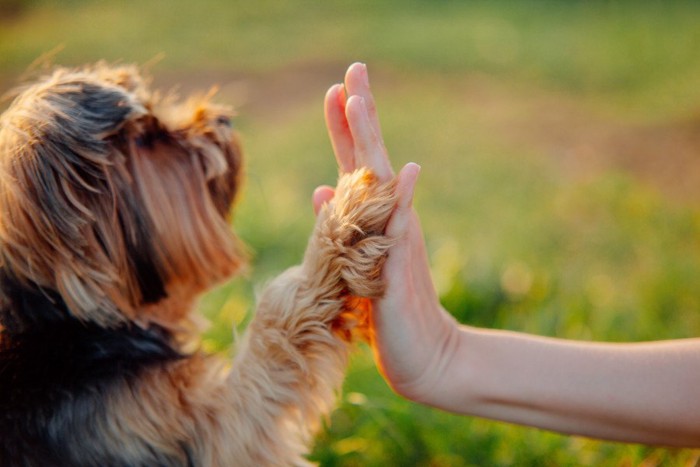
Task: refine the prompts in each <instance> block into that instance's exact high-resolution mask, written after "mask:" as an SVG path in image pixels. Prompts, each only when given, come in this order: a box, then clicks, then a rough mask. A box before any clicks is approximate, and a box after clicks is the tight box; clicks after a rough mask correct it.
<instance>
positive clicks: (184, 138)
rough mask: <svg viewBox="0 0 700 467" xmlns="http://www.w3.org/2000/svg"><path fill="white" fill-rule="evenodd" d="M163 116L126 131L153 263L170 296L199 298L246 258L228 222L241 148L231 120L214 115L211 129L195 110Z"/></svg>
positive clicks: (184, 107) (185, 107)
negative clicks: (176, 292) (184, 292)
mask: <svg viewBox="0 0 700 467" xmlns="http://www.w3.org/2000/svg"><path fill="white" fill-rule="evenodd" d="M159 110H160V112H158V118H155V117H149V118H146V119H143V120H142V121H141V122H140V124H138V125H134V126H133V128H131V129H130V130H129V131H126V132H125V135H126V138H127V140H128V141H129V143H128V144H129V149H128V159H129V167H130V172H131V173H132V176H133V183H134V193H135V195H136V196H138V200H139V209H138V210H137V211H136V212H138V213H140V214H139V215H140V216H141V217H142V218H143V219H142V221H143V222H148V223H149V225H151V227H152V230H151V236H152V238H154V239H157V240H156V241H155V242H154V243H153V245H152V246H153V253H154V255H155V256H154V264H155V265H156V267H157V269H158V270H159V271H161V273H162V275H163V277H164V282H165V283H166V285H172V287H170V290H168V291H167V292H168V294H170V293H171V292H172V290H173V289H175V288H177V289H179V290H180V291H182V290H192V291H193V292H194V293H199V292H201V291H202V290H203V289H204V288H207V287H210V286H211V285H212V284H213V283H214V282H218V281H220V280H221V279H223V278H225V277H228V276H230V275H231V274H233V272H235V271H236V270H237V269H238V268H239V267H240V266H241V264H242V262H243V260H244V256H245V255H244V254H243V253H242V248H241V247H240V245H239V243H238V241H237V239H236V238H235V236H233V235H232V232H231V227H230V226H229V225H228V223H227V219H226V217H227V216H226V214H227V211H228V210H229V209H230V207H231V202H232V200H233V197H234V195H235V191H236V187H237V186H238V178H239V172H240V148H239V147H238V144H237V142H236V140H235V138H234V137H233V135H232V132H231V129H230V127H229V126H228V125H226V126H225V128H223V127H222V126H223V124H224V123H225V122H218V123H217V121H216V118H213V117H212V119H208V122H209V123H207V124H204V122H202V121H200V120H199V119H198V117H199V114H198V113H197V112H195V113H192V112H191V108H190V107H189V105H188V104H187V105H182V106H177V107H174V108H171V109H166V110H164V109H159ZM183 116H186V117H183ZM209 120H211V121H209ZM168 319H170V318H166V321H167V320H168Z"/></svg>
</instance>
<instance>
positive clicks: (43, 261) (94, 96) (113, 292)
mask: <svg viewBox="0 0 700 467" xmlns="http://www.w3.org/2000/svg"><path fill="white" fill-rule="evenodd" d="M20 91H21V93H20V95H19V97H17V98H16V99H15V101H14V102H13V103H12V104H11V105H10V107H9V109H8V110H7V111H6V112H5V114H4V115H3V116H2V119H1V120H0V180H2V190H0V245H1V247H0V248H1V249H0V253H1V255H2V262H3V265H4V267H5V269H7V270H9V271H11V273H12V274H13V275H14V276H16V277H17V279H18V280H20V281H23V282H29V283H31V284H30V285H32V286H33V287H40V288H46V289H50V290H55V291H57V292H58V293H59V294H60V296H61V297H62V298H63V300H65V302H66V304H67V306H68V307H69V309H70V310H71V312H72V313H73V314H74V315H76V316H77V317H78V318H80V319H87V320H93V321H97V322H98V323H100V324H103V325H113V324H116V323H118V322H120V321H123V320H124V319H125V318H126V317H125V316H124V315H123V312H127V313H128V311H129V310H130V309H131V308H132V305H131V304H130V302H132V301H133V300H132V299H133V297H129V293H128V292H127V290H128V284H125V283H124V281H125V279H124V277H123V275H121V274H120V273H121V270H122V269H123V268H124V267H125V265H124V264H120V263H123V262H124V261H126V260H125V259H124V258H118V257H117V255H115V254H110V250H112V251H117V250H120V251H124V245H123V243H124V241H123V239H118V238H115V236H114V235H112V234H111V233H109V232H107V231H106V230H107V228H106V227H105V228H101V227H100V224H102V223H104V222H109V223H111V226H110V229H111V230H112V231H113V230H114V229H115V226H118V225H119V222H120V219H119V218H118V215H117V204H118V201H119V200H118V193H119V191H120V189H122V188H123V187H120V186H119V185H123V184H127V183H128V172H127V171H126V170H125V167H124V157H123V155H120V154H118V153H116V152H115V151H114V150H113V147H112V144H111V142H110V138H111V137H112V136H113V135H116V134H118V133H119V131H120V129H121V128H122V127H123V126H124V125H125V124H126V123H127V122H129V121H130V120H134V119H137V118H139V117H140V116H141V115H143V114H144V113H145V112H146V111H145V109H144V108H143V106H142V105H141V104H139V103H138V102H137V101H136V100H135V99H134V96H133V94H132V93H130V92H129V91H127V90H126V89H125V88H123V87H121V86H119V85H118V84H114V85H111V84H109V83H104V82H100V81H97V80H95V79H93V76H92V74H91V73H90V72H86V71H77V72H76V71H70V70H58V71H56V72H55V73H54V74H53V75H52V76H51V77H49V78H47V79H45V80H44V81H42V82H41V83H39V84H36V85H34V86H30V87H27V88H24V89H22V90H20ZM115 242H116V243H119V245H115ZM125 292H127V293H125Z"/></svg>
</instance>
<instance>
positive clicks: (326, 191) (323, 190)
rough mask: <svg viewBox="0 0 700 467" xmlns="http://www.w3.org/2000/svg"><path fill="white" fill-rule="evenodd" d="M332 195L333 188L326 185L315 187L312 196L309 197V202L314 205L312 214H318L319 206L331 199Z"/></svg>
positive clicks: (333, 193)
mask: <svg viewBox="0 0 700 467" xmlns="http://www.w3.org/2000/svg"><path fill="white" fill-rule="evenodd" d="M333 196H335V191H334V190H333V188H331V187H329V186H327V185H322V186H319V187H317V188H316V189H315V190H314V194H313V196H312V197H311V203H312V204H313V207H314V214H315V215H317V216H318V213H319V211H320V210H321V207H322V206H323V205H324V204H326V203H329V202H330V201H331V200H332V199H333Z"/></svg>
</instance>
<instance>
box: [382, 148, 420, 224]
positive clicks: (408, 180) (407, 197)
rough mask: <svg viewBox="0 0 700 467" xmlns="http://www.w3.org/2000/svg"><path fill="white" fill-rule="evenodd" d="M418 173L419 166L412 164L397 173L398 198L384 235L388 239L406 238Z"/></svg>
mask: <svg viewBox="0 0 700 467" xmlns="http://www.w3.org/2000/svg"><path fill="white" fill-rule="evenodd" d="M419 173H420V166H419V165H418V164H415V163H413V162H410V163H408V164H406V165H405V166H404V167H403V169H401V171H400V172H399V175H398V182H397V185H396V196H397V198H398V199H397V202H396V208H394V212H393V214H392V215H391V219H390V220H389V224H388V225H387V227H386V234H387V236H389V237H393V238H401V237H405V236H406V233H407V231H408V226H409V223H410V221H411V213H412V209H411V208H412V206H413V195H414V192H415V187H416V181H417V180H418V174H419Z"/></svg>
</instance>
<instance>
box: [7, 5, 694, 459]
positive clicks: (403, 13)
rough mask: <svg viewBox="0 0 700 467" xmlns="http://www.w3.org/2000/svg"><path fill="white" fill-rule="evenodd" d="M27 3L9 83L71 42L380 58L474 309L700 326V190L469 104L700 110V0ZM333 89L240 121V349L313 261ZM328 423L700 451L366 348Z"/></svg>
mask: <svg viewBox="0 0 700 467" xmlns="http://www.w3.org/2000/svg"><path fill="white" fill-rule="evenodd" d="M348 3H349V2H348ZM29 4H30V8H29V9H28V10H26V11H25V13H24V14H23V15H21V16H17V17H14V19H12V20H9V19H5V20H4V21H3V22H0V81H2V80H3V78H4V79H6V80H7V79H9V78H10V77H14V76H17V75H18V74H20V73H21V72H22V71H23V70H24V69H25V68H26V67H27V66H28V65H29V64H30V63H31V62H32V61H33V60H34V59H35V58H36V57H37V56H39V55H40V54H41V53H44V52H47V51H49V50H51V49H53V48H54V47H56V46H57V45H59V44H63V45H64V50H63V51H62V52H60V53H59V54H58V56H57V58H56V59H55V61H56V62H59V63H82V62H85V61H92V60H96V59H99V58H106V59H108V60H111V61H113V60H124V61H137V62H146V61H148V60H150V59H152V58H153V57H155V56H157V55H159V54H160V53H164V54H165V58H164V59H163V61H162V63H160V64H159V65H157V66H156V67H155V70H154V73H155V74H156V75H158V73H159V72H164V73H168V74H169V75H170V76H171V78H172V79H176V80H177V79H182V80H183V81H185V82H187V83H189V84H190V85H191V84H192V83H193V82H196V81H197V77H198V76H200V75H202V76H204V75H206V74H207V72H211V71H215V72H217V73H222V74H224V75H226V73H232V74H234V75H235V74H236V73H242V74H258V75H260V76H269V75H270V74H274V73H282V74H284V72H285V70H287V69H289V68H290V67H302V66H304V65H305V64H306V65H309V66H315V67H321V68H324V67H326V68H327V67H330V68H334V67H335V68H337V69H338V70H339V73H340V72H341V70H342V67H343V66H344V65H345V64H348V63H350V62H351V61H353V60H357V59H360V60H365V61H367V62H369V64H370V73H372V74H373V76H377V77H378V79H377V81H376V85H375V91H376V94H377V97H378V100H379V106H380V111H381V116H382V120H383V127H384V132H385V136H386V141H387V145H388V147H389V148H390V150H391V153H392V157H393V158H394V160H395V165H396V166H399V165H400V164H402V163H405V162H408V161H416V162H418V163H420V164H421V165H422V167H423V171H422V173H421V179H420V182H419V188H418V193H417V199H416V204H417V208H418V210H419V212H420V214H421V217H422V220H423V224H424V229H425V233H426V237H427V241H428V246H429V251H430V256H431V261H432V265H433V272H434V277H435V281H436V285H437V288H438V290H439V292H440V295H441V298H442V300H443V303H444V304H445V306H446V307H447V308H448V309H450V310H451V311H452V312H453V313H454V314H455V316H457V317H458V319H459V320H460V321H463V322H466V323H470V324H474V325H480V326H489V327H496V328H504V329H513V330H519V331H525V332H532V333H536V334H541V335H550V336H559V337H567V338H574V339H596V340H606V341H639V340H646V339H665V338H676V337H688V336H697V335H699V334H700V294H699V293H698V290H700V240H699V239H700V210H699V209H698V206H697V203H694V204H691V203H686V204H680V203H676V202H674V201H671V200H670V199H669V198H667V197H665V196H664V195H663V194H661V193H659V192H658V191H655V190H654V189H652V188H650V187H649V186H647V185H644V184H642V183H641V182H640V181H639V180H638V179H636V178H633V177H632V176H631V175H630V174H628V173H625V172H621V171H617V172H616V171H607V172H604V173H600V174H596V175H595V176H591V177H577V176H576V174H572V173H569V172H567V170H566V169H562V166H561V164H559V163H558V159H557V157H552V155H551V154H545V153H543V152H542V150H541V147H540V146H537V145H527V144H517V143H515V142H514V141H513V140H511V139H509V138H508V135H504V134H502V133H499V132H498V131H497V130H494V126H492V125H491V124H490V123H489V118H490V116H488V115H486V116H485V115H482V114H480V112H479V110H478V109H480V108H483V107H477V106H472V105H471V102H470V100H469V99H471V98H474V96H477V97H479V96H480V95H481V94H480V93H479V89H480V88H479V84H478V83H483V82H487V83H491V84H492V86H493V87H490V88H489V90H490V92H491V91H493V89H495V90H496V91H495V92H497V93H498V92H500V91H503V92H505V93H507V94H508V95H511V94H512V95H527V96H544V97H545V98H547V99H559V98H562V99H565V100H566V101H567V102H573V105H574V106H575V108H576V109H577V111H580V112H581V113H593V114H595V115H605V116H614V117H609V118H614V119H616V120H615V121H618V120H620V121H625V122H635V121H647V122H649V121H651V122H657V123H665V122H672V121H674V120H676V119H683V118H685V117H686V116H688V115H693V114H696V113H697V112H698V109H700V87H698V86H697V81H698V80H697V76H698V75H700V54H697V53H696V52H697V50H698V49H700V28H697V24H698V22H699V21H698V20H700V5H699V4H697V3H695V2H626V1H618V2H602V1H593V2H575V1H572V2H557V1H548V2H546V1H534V0H532V1H523V2H517V3H516V2H505V1H496V2H469V3H466V2H457V1H447V0H441V1H434V2H420V1H417V0H414V1H407V2H399V1H398V0H396V1H393V0H392V1H383V2H372V1H369V0H366V1H359V2H352V4H349V5H346V3H345V2H341V1H340V0H330V1H327V2H312V1H302V2H275V1H270V0H264V1H260V2H255V3H254V2H241V1H238V2H234V1H223V0H222V1H218V2H217V1H215V0H200V1H198V2H193V1H185V0H174V1H171V2H159V1H156V0H141V1H140V2H118V1H116V0H108V1H102V2H97V1H96V2H87V1H78V0H72V1H70V2H61V3H59V2H51V1H48V0H44V1H42V0H33V1H32V2H29ZM226 76H228V75H226ZM282 76H283V75H282ZM337 79H340V75H339V76H338V78H337ZM475 83H476V84H475ZM211 84H213V83H211V82H202V87H204V88H206V87H208V86H209V85H211ZM328 84H331V83H328ZM324 86H325V85H324ZM324 86H321V87H319V89H318V90H317V92H316V93H315V94H316V96H317V98H316V99H315V100H314V99H311V100H309V101H308V102H301V103H300V102H296V101H295V102H294V104H293V105H294V108H293V109H292V111H289V109H286V110H287V112H285V113H284V117H283V118H281V117H279V115H277V114H276V113H275V111H268V112H267V113H265V114H264V115H265V116H267V117H269V118H257V119H256V118H253V117H251V116H247V115H245V113H244V114H243V115H241V117H240V118H239V119H238V121H237V126H238V128H239V129H240V130H241V132H242V133H243V136H244V139H245V145H246V148H247V154H248V162H247V171H248V177H247V178H248V180H247V184H246V188H245V193H244V195H243V197H242V199H241V201H240V203H239V206H238V210H237V212H236V218H235V222H234V223H235V225H236V230H237V231H238V233H239V235H240V236H241V237H242V238H243V239H244V240H245V241H246V242H247V243H248V244H249V245H250V249H251V253H252V258H253V260H252V265H251V271H250V274H249V276H248V277H247V278H238V279H235V280H233V281H232V282H231V283H230V284H227V285H225V286H223V287H221V288H219V289H217V290H216V291H214V292H212V293H211V294H209V295H208V296H207V297H206V298H205V299H204V300H203V303H202V307H203V309H204V310H205V311H206V313H207V315H208V316H210V317H211V319H212V321H213V324H214V325H213V327H212V329H211V330H210V331H209V333H208V334H207V337H206V341H205V345H206V346H207V347H208V348H210V349H220V350H223V349H226V348H228V346H229V345H230V344H231V342H232V340H233V338H232V335H231V331H230V330H231V329H232V328H237V329H238V330H239V331H242V330H243V329H244V328H245V324H246V323H247V321H248V320H249V319H250V316H251V310H252V309H253V308H254V297H255V290H256V288H258V287H260V286H261V284H263V283H264V281H265V280H266V279H269V278H270V277H271V276H272V275H274V274H276V273H278V272H280V271H281V270H283V269H284V268H286V267H288V266H289V265H292V264H294V263H296V262H298V261H299V259H300V257H301V254H302V251H303V248H304V247H305V242H306V237H307V235H308V233H309V231H310V229H311V226H312V224H313V215H312V213H311V208H310V203H309V197H310V193H311V191H312V190H313V188H314V187H315V186H316V185H318V184H321V183H332V182H333V181H334V177H335V166H334V162H333V160H332V156H331V153H330V148H329V145H328V143H327V141H326V135H325V130H324V128H323V118H322V113H321V105H320V104H321V99H322V95H323V93H324V91H325V87H324ZM475 86H476V91H475ZM489 96H492V94H489V93H486V94H485V97H484V98H489ZM230 97H232V95H228V94H227V93H226V91H225V90H224V92H222V96H221V98H222V99H223V100H226V99H227V98H230ZM505 102H506V103H507V100H506V101H505ZM280 105H283V104H280ZM506 107H508V106H507V104H506ZM513 108H514V109H515V107H513ZM244 109H245V108H244ZM508 109H509V108H508ZM519 111H522V109H520V110H519ZM260 115H263V114H260ZM533 118H536V115H533ZM662 156H664V155H662ZM331 422H332V423H331V424H330V425H329V426H328V428H327V429H326V430H325V431H324V432H323V433H322V434H321V435H320V436H319V438H318V442H317V444H316V447H315V450H314V453H313V456H312V457H313V459H315V460H317V461H320V462H321V464H322V465H327V466H380V465H381V466H383V465H401V466H403V465H417V466H463V465H464V466H466V465H479V466H480V465H496V466H498V465H504V466H506V465H525V466H528V465H532V466H541V465H545V466H546V465H552V466H574V465H577V466H578V465H591V466H593V465H596V466H598V465H602V466H618V465H638V464H641V463H644V462H646V463H648V465H694V462H695V460H696V458H697V456H698V453H697V452H696V451H692V450H671V449H656V448H651V447H641V446H634V445H622V444H615V443H604V442H597V441H592V440H586V439H582V438H576V437H565V436H560V435H555V434H551V433H546V432H542V431H539V430H534V429H529V428H521V427H515V426H510V425H506V424H501V423H495V422H490V421H485V420H477V419H470V418H465V417H457V416H454V415H449V414H445V413H442V412H439V411H435V410H431V409H428V408H425V407H419V406H417V405H415V404H411V403H408V402H406V401H404V400H402V399H400V398H399V397H398V396H396V395H394V394H393V393H392V392H391V391H390V390H389V389H388V388H387V386H386V385H385V383H384V382H383V381H382V379H381V377H380V376H379V375H378V373H377V371H376V369H375V367H374V364H373V362H372V359H371V353H370V352H369V351H368V350H367V348H366V347H361V348H360V350H359V351H358V352H357V354H356V356H355V358H354V359H353V362H352V365H351V368H350V371H349V374H348V378H347V382H346V385H345V390H344V395H343V397H342V400H341V405H340V408H339V409H338V410H337V411H336V412H335V413H334V415H333V417H332V420H331Z"/></svg>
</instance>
